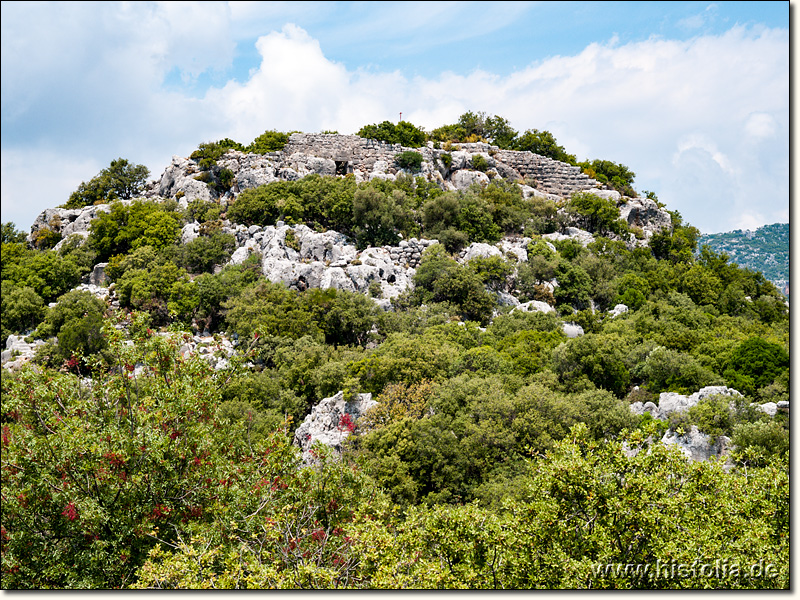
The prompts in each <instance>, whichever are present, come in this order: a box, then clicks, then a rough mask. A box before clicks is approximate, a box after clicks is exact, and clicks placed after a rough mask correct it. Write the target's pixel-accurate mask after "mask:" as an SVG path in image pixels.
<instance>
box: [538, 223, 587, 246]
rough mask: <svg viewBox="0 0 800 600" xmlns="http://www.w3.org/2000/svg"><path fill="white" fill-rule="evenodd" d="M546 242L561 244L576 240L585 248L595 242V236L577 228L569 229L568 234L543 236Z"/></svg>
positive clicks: (547, 234)
mask: <svg viewBox="0 0 800 600" xmlns="http://www.w3.org/2000/svg"><path fill="white" fill-rule="evenodd" d="M542 238H543V239H545V240H552V241H554V242H560V241H561V240H575V241H576V242H578V243H579V244H580V245H581V246H583V247H584V248H585V247H586V246H588V245H589V244H591V243H592V242H594V236H593V235H592V234H591V233H589V232H588V231H584V230H583V229H578V228H577V227H567V229H566V233H558V232H556V233H546V234H544V235H543V236H542Z"/></svg>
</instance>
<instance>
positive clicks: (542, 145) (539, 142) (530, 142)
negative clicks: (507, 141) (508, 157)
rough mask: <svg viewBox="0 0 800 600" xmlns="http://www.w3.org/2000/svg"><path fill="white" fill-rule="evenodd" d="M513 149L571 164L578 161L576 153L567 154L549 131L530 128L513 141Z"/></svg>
mask: <svg viewBox="0 0 800 600" xmlns="http://www.w3.org/2000/svg"><path fill="white" fill-rule="evenodd" d="M511 150H518V151H521V152H526V151H527V152H533V153H534V154H539V155H541V156H546V157H547V158H552V159H553V160H559V161H561V162H565V163H568V164H571V165H574V164H576V163H577V159H576V158H575V155H573V154H567V151H566V150H564V147H563V146H560V145H559V144H558V142H556V138H555V136H554V135H553V134H552V133H550V132H549V131H539V130H538V129H528V130H527V131H526V132H525V133H523V134H522V135H520V136H518V137H517V138H516V139H515V140H514V141H513V142H512V143H511Z"/></svg>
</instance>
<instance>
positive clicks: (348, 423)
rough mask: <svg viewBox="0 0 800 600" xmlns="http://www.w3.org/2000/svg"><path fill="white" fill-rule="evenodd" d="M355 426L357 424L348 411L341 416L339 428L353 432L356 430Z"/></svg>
mask: <svg viewBox="0 0 800 600" xmlns="http://www.w3.org/2000/svg"><path fill="white" fill-rule="evenodd" d="M355 428H356V424H355V423H354V422H353V418H352V417H351V416H350V415H349V414H348V413H344V414H343V415H342V416H341V417H340V418H339V429H341V430H345V429H346V430H347V431H349V432H350V433H353V430H355Z"/></svg>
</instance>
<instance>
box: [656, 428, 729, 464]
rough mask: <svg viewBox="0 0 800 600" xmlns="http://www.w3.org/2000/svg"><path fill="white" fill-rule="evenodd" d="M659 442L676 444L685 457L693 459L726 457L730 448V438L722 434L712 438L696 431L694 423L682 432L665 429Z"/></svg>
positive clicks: (704, 459) (702, 459) (703, 459)
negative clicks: (686, 430)
mask: <svg viewBox="0 0 800 600" xmlns="http://www.w3.org/2000/svg"><path fill="white" fill-rule="evenodd" d="M661 443H662V444H667V445H674V446H676V447H677V448H678V449H679V450H680V451H681V453H683V455H684V456H686V458H689V459H690V460H693V461H707V460H711V458H713V457H716V456H722V457H726V456H729V455H730V452H731V449H732V446H731V440H730V438H728V437H726V436H724V435H721V436H718V437H716V438H713V437H712V436H710V435H707V434H705V433H702V432H701V431H698V429H697V426H695V425H692V426H691V428H690V429H689V431H688V432H686V433H683V434H679V433H677V432H675V431H672V430H670V431H667V432H666V433H665V434H664V437H663V438H661Z"/></svg>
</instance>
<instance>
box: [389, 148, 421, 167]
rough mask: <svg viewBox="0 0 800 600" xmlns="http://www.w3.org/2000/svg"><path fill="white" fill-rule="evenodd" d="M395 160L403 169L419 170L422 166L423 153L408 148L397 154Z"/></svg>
mask: <svg viewBox="0 0 800 600" xmlns="http://www.w3.org/2000/svg"><path fill="white" fill-rule="evenodd" d="M395 161H396V162H397V165H398V166H399V167H400V168H401V169H408V170H409V171H419V169H420V167H421V166H422V154H420V153H419V152H414V151H413V150H406V151H405V152H401V153H400V154H398V155H397V156H395Z"/></svg>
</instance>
